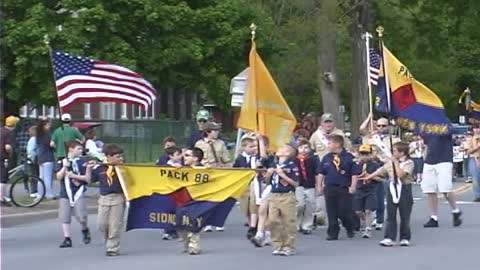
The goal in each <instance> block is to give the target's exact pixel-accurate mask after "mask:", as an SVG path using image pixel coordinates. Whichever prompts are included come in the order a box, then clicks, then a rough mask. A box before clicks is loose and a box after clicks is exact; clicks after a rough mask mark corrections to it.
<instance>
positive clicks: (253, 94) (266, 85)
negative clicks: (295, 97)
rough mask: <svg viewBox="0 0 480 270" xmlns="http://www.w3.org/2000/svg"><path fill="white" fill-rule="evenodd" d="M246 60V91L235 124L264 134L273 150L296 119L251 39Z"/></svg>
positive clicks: (288, 137)
mask: <svg viewBox="0 0 480 270" xmlns="http://www.w3.org/2000/svg"><path fill="white" fill-rule="evenodd" d="M249 62H250V69H249V71H248V87H247V93H246V95H245V100H244V103H243V105H242V109H241V111H240V116H239V119H238V122H237V127H238V128H242V129H245V130H249V131H254V132H259V133H260V134H262V135H265V136H267V137H268V139H269V140H270V150H272V151H276V150H277V149H278V147H279V146H281V145H283V144H286V143H289V142H290V140H291V136H292V132H293V130H294V128H295V126H296V125H297V120H296V118H295V116H294V115H293V113H292V111H291V110H290V108H289V107H288V104H287V102H286V101H285V99H284V98H283V96H282V93H281V92H280V90H279V89H278V87H277V84H276V83H275V81H274V80H273V78H272V76H271V75H270V72H269V71H268V69H267V67H266V66H265V64H264V63H263V61H262V58H261V57H260V55H259V54H258V53H257V51H256V48H255V42H254V41H252V48H251V50H250V56H249Z"/></svg>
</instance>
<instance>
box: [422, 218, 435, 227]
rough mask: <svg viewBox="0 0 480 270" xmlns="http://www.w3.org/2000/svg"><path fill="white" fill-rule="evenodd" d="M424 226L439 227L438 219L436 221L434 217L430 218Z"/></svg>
mask: <svg viewBox="0 0 480 270" xmlns="http://www.w3.org/2000/svg"><path fill="white" fill-rule="evenodd" d="M423 227H424V228H437V227H438V221H436V220H435V219H433V218H430V219H429V220H428V221H427V223H425V224H423Z"/></svg>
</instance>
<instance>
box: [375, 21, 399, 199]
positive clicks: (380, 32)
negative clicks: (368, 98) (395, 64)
mask: <svg viewBox="0 0 480 270" xmlns="http://www.w3.org/2000/svg"><path fill="white" fill-rule="evenodd" d="M376 31H377V33H378V45H379V49H380V55H381V56H382V65H381V67H382V71H383V76H384V78H385V91H386V92H387V93H386V94H387V95H386V96H387V111H388V122H389V124H390V123H391V122H392V104H391V90H390V82H389V81H388V72H387V71H386V70H387V61H386V60H385V53H384V51H383V32H384V28H383V27H382V26H378V27H377V29H376ZM388 137H389V140H390V154H392V155H393V139H392V132H391V131H390V130H389V132H388ZM392 169H393V186H394V189H395V195H396V198H400V194H399V193H398V187H397V185H398V184H399V181H398V174H397V170H396V168H395V164H394V162H393V161H392Z"/></svg>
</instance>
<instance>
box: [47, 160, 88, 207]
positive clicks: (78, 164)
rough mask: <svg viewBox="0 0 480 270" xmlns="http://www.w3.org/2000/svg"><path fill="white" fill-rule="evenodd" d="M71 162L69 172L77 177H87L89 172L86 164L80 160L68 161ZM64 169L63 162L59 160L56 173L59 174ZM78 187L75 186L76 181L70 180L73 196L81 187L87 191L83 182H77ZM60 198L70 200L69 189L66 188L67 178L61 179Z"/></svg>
mask: <svg viewBox="0 0 480 270" xmlns="http://www.w3.org/2000/svg"><path fill="white" fill-rule="evenodd" d="M68 160H69V161H70V167H69V171H71V172H73V173H74V174H77V175H85V172H86V170H87V167H86V162H85V161H84V160H82V159H80V158H73V159H68ZM62 168H63V160H59V161H58V162H57V165H56V167H55V172H59V171H60V170H61V169H62ZM76 182H77V183H79V184H78V185H76V184H74V181H72V179H70V189H71V190H72V194H75V193H76V192H77V191H78V190H79V189H80V187H81V186H85V187H84V191H83V192H85V191H87V187H86V183H85V182H83V181H76ZM60 198H64V199H68V194H67V189H66V188H65V177H64V178H62V179H60Z"/></svg>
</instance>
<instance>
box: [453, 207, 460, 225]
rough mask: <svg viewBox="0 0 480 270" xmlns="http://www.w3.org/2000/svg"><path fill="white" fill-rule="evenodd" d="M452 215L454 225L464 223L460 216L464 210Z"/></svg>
mask: <svg viewBox="0 0 480 270" xmlns="http://www.w3.org/2000/svg"><path fill="white" fill-rule="evenodd" d="M452 215H453V227H458V226H460V225H462V219H461V218H460V216H462V211H460V212H458V213H452Z"/></svg>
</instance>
